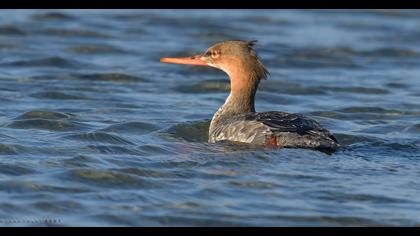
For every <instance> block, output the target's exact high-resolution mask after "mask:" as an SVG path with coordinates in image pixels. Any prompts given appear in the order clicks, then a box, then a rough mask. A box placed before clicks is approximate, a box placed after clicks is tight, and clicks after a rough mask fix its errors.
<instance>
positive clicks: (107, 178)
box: [69, 169, 161, 189]
mask: <svg viewBox="0 0 420 236" xmlns="http://www.w3.org/2000/svg"><path fill="white" fill-rule="evenodd" d="M69 176H70V178H71V179H72V180H76V181H78V182H79V181H81V182H82V183H88V184H91V185H95V186H106V187H112V188H139V189H149V188H158V187H161V185H158V184H155V183H153V182H151V181H147V180H145V179H142V178H139V177H136V176H133V175H128V174H124V173H119V172H116V171H110V170H94V169H78V170H72V171H69Z"/></svg>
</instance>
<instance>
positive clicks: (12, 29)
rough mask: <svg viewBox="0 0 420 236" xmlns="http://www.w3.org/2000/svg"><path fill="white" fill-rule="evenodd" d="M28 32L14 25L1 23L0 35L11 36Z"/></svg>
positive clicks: (23, 34)
mask: <svg viewBox="0 0 420 236" xmlns="http://www.w3.org/2000/svg"><path fill="white" fill-rule="evenodd" d="M26 34H27V33H26V32H25V31H23V30H21V29H19V28H18V27H16V26H12V25H1V26H0V35H9V36H25V35H26Z"/></svg>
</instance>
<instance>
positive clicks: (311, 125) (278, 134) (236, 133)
mask: <svg viewBox="0 0 420 236" xmlns="http://www.w3.org/2000/svg"><path fill="white" fill-rule="evenodd" d="M210 139H211V140H213V141H220V140H232V141H241V140H242V141H245V142H249V143H254V144H266V143H267V141H268V142H269V143H271V144H272V142H273V140H276V142H277V141H278V146H284V147H306V148H316V149H326V150H328V149H331V150H334V149H336V147H337V146H338V142H337V140H336V139H335V137H334V136H333V135H332V134H331V133H330V132H329V131H328V130H326V129H324V128H322V127H321V125H320V124H319V123H318V122H316V121H315V120H312V119H309V118H306V117H304V116H303V115H300V114H290V113H285V112H277V111H271V112H261V113H247V114H241V115H236V116H233V117H230V118H228V119H225V120H223V121H221V122H220V124H219V125H218V127H217V128H216V129H215V130H214V132H213V133H212V134H211V137H210Z"/></svg>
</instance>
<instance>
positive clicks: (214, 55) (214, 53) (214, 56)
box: [211, 51, 219, 58]
mask: <svg viewBox="0 0 420 236" xmlns="http://www.w3.org/2000/svg"><path fill="white" fill-rule="evenodd" d="M211 57H212V58H217V57H219V52H217V51H212V52H211Z"/></svg>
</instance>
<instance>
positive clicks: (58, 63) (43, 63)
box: [2, 57, 87, 69]
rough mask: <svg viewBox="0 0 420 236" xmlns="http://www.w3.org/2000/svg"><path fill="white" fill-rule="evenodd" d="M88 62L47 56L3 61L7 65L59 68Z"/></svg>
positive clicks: (77, 66)
mask: <svg viewBox="0 0 420 236" xmlns="http://www.w3.org/2000/svg"><path fill="white" fill-rule="evenodd" d="M86 64H87V63H83V62H79V61H76V60H70V59H64V58H61V57H46V58H41V59H32V60H22V61H14V62H8V63H3V64H2V65H5V66H19V67H23V66H24V67H57V68H72V69H76V68H83V67H86V66H87V65H86Z"/></svg>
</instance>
